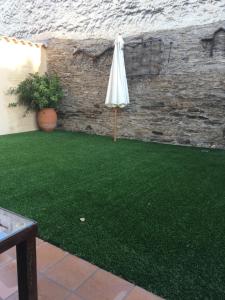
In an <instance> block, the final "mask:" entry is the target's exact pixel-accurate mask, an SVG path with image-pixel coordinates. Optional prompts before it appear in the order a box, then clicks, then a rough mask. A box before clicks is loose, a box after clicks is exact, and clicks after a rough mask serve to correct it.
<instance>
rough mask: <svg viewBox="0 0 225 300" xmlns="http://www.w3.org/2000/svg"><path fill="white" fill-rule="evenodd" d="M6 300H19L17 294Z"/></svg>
mask: <svg viewBox="0 0 225 300" xmlns="http://www.w3.org/2000/svg"><path fill="white" fill-rule="evenodd" d="M6 300H19V296H18V293H17V292H16V293H15V294H13V295H12V296H10V297H9V298H7V299H6Z"/></svg>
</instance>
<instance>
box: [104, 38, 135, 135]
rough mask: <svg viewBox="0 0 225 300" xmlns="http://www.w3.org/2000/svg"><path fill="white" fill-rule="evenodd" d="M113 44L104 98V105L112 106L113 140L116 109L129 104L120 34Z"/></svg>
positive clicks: (115, 126)
mask: <svg viewBox="0 0 225 300" xmlns="http://www.w3.org/2000/svg"><path fill="white" fill-rule="evenodd" d="M114 45H115V48H114V54H113V61H112V66H111V71H110V77H109V83H108V89H107V95H106V99H105V105H106V106H108V107H111V108H114V130H113V136H114V141H116V129H117V109H118V108H122V107H124V106H126V105H127V104H129V94H128V87H127V78H126V70H125V63H124V54H123V49H124V40H123V38H122V36H121V35H118V37H117V38H116V40H115V43H114Z"/></svg>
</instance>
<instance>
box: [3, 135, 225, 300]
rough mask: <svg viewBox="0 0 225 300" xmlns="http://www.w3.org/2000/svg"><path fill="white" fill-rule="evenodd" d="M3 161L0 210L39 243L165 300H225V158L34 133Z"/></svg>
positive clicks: (9, 140) (9, 139) (8, 140)
mask: <svg viewBox="0 0 225 300" xmlns="http://www.w3.org/2000/svg"><path fill="white" fill-rule="evenodd" d="M0 153H1V155H0V166H1V172H0V206H2V207H5V208H7V209H10V210H13V211H15V212H18V213H21V214H23V215H25V216H27V217H30V218H33V219H35V220H37V221H38V223H39V235H40V237H41V238H43V239H45V240H48V241H49V242H52V243H53V244H55V245H57V246H60V247H62V248H64V249H66V250H67V251H69V252H71V253H74V254H76V255H78V256H80V257H82V258H85V259H87V260H88V261H90V262H93V263H95V264H97V265H98V266H100V267H102V268H105V269H106V270H109V271H111V272H113V273H115V274H117V275H120V276H122V277H124V278H125V279H127V280H129V281H132V282H134V283H136V284H138V285H140V286H142V287H144V288H146V289H148V290H150V291H152V292H153V293H156V294H158V295H161V296H163V297H166V298H167V299H225V275H224V274H225V151H222V150H209V151H208V152H207V150H204V149H197V148H187V147H179V146H171V145H161V144H154V143H144V142H139V141H129V140H119V141H118V142H117V143H113V142H112V140H111V139H110V138H108V137H97V136H90V135H85V134H78V133H68V132H67V133H66V132H54V133H51V134H47V133H41V132H33V133H25V134H15V135H9V136H1V137H0ZM80 217H85V218H86V222H84V223H81V222H80Z"/></svg>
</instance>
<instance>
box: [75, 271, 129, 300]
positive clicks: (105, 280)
mask: <svg viewBox="0 0 225 300" xmlns="http://www.w3.org/2000/svg"><path fill="white" fill-rule="evenodd" d="M132 288H133V285H132V284H131V283H129V282H127V281H125V280H123V279H121V278H119V277H117V276H114V275H112V274H111V273H108V272H106V271H103V270H98V271H97V272H96V273H95V274H94V276H92V277H91V278H90V279H88V280H87V281H86V282H85V283H84V284H82V285H81V287H80V288H78V289H77V290H76V291H75V293H76V294H77V295H78V296H80V297H81V298H83V299H85V300H123V299H124V298H125V296H126V295H127V293H128V292H129V291H130V290H131V289H132Z"/></svg>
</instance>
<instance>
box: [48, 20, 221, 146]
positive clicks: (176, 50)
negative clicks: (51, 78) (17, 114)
mask: <svg viewBox="0 0 225 300" xmlns="http://www.w3.org/2000/svg"><path fill="white" fill-rule="evenodd" d="M223 28H225V22H220V23H214V24H210V25H207V26H198V27H196V26H195V27H188V28H185V29H179V30H168V31H158V32H153V33H145V34H143V35H139V36H135V37H134V36H133V37H129V38H126V39H125V42H126V47H125V60H126V66H127V73H128V85H129V94H130V105H129V106H128V107H127V108H125V109H123V110H121V111H120V112H119V115H118V135H119V136H120V137H126V138H136V139H141V140H150V141H157V142H163V143H172V144H185V145H194V146H204V147H217V148H225V30H224V29H223ZM112 45H113V42H112V41H109V40H96V39H90V40H80V41H78V40H63V39H52V40H49V44H48V50H47V62H48V70H49V72H50V73H53V72H56V73H57V74H58V75H59V76H60V78H61V80H62V84H63V87H64V90H65V94H66V96H65V98H64V99H63V101H62V103H61V106H60V111H59V116H60V120H59V125H60V126H61V127H62V128H63V129H65V130H74V131H84V132H88V133H95V134H102V135H111V134H112V124H113V114H112V110H110V109H108V108H106V107H105V105H104V101H105V95H106V90H107V84H108V78H109V72H110V66H111V61H112V53H113V47H112Z"/></svg>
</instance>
